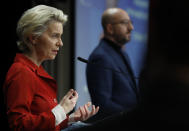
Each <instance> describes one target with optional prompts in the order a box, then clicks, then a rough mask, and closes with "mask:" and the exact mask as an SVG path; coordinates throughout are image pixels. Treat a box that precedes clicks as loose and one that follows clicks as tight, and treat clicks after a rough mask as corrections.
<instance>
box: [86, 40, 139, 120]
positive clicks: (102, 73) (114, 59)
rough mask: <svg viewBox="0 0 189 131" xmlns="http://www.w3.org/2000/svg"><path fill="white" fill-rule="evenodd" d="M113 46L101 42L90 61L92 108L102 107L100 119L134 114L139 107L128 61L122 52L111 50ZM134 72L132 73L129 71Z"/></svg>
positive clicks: (88, 78)
mask: <svg viewBox="0 0 189 131" xmlns="http://www.w3.org/2000/svg"><path fill="white" fill-rule="evenodd" d="M112 44H113V43H112V42H111V41H108V40H106V39H102V40H101V41H100V43H99V45H98V46H97V47H96V49H95V50H94V51H93V52H92V54H91V55H90V57H89V62H90V64H88V65H87V69H86V76H87V84H88V89H89V92H90V96H91V99H92V102H93V104H95V105H98V106H100V111H99V113H98V116H102V118H103V117H104V116H107V115H110V114H113V113H117V112H120V111H123V110H128V111H129V110H131V109H133V108H134V107H135V106H136V105H137V95H138V92H137V90H138V89H137V88H136V83H135V80H134V79H133V78H134V77H133V74H132V72H131V73H130V72H129V69H130V68H129V67H128V66H130V65H126V64H125V63H124V59H126V60H127V62H128V63H129V60H128V57H127V56H126V58H125V57H124V59H123V58H122V56H121V55H120V53H119V50H120V49H115V48H113V46H111V45H112ZM130 70H131V69H130Z"/></svg>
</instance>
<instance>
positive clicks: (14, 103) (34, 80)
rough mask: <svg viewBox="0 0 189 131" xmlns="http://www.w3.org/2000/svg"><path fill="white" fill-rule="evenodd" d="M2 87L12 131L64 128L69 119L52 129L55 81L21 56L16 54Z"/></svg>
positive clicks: (53, 122)
mask: <svg viewBox="0 0 189 131" xmlns="http://www.w3.org/2000/svg"><path fill="white" fill-rule="evenodd" d="M3 88H4V94H5V102H6V106H7V115H8V121H9V125H10V128H11V129H13V130H16V131H19V130H22V131H23V130H26V131H30V130H32V131H40V130H48V131H57V130H60V129H63V128H65V127H67V123H68V118H67V119H66V120H64V121H63V122H62V123H61V124H59V125H58V126H56V127H55V117H54V115H53V113H52V112H51V110H52V108H54V107H55V106H56V105H57V104H58V103H57V96H56V91H57V85H56V81H55V80H54V79H53V78H52V77H51V76H50V75H48V73H47V72H46V71H45V70H44V69H43V67H42V66H40V67H38V66H37V65H35V64H34V63H33V62H32V61H30V60H29V59H28V58H27V57H25V56H24V55H22V54H16V57H15V59H14V63H13V64H12V66H11V67H10V69H9V71H8V73H7V76H6V80H5V83H4V87H3Z"/></svg>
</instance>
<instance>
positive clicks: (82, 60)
mask: <svg viewBox="0 0 189 131" xmlns="http://www.w3.org/2000/svg"><path fill="white" fill-rule="evenodd" d="M77 59H78V60H79V61H81V62H84V63H89V61H88V60H86V59H84V58H81V57H77Z"/></svg>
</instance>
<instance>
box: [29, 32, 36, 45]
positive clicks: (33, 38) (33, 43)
mask: <svg viewBox="0 0 189 131" xmlns="http://www.w3.org/2000/svg"><path fill="white" fill-rule="evenodd" d="M28 41H29V43H31V44H32V45H35V44H36V43H37V37H36V36H34V35H32V34H31V35H29V37H28Z"/></svg>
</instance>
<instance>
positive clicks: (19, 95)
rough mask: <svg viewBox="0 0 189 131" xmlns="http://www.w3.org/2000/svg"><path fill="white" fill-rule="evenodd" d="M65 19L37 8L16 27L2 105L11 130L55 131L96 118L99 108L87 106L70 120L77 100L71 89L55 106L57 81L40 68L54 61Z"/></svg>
mask: <svg viewBox="0 0 189 131" xmlns="http://www.w3.org/2000/svg"><path fill="white" fill-rule="evenodd" d="M66 21H67V15H65V14H63V12H62V11H61V10H58V9H56V8H54V7H49V6H45V5H38V6H36V7H33V8H31V9H29V10H27V11H26V12H25V13H24V14H23V15H22V17H21V18H20V20H19V21H18V25H17V34H18V37H19V41H18V47H19V49H20V50H21V51H22V53H18V54H16V57H15V59H14V63H13V64H12V66H11V67H10V69H9V71H8V73H7V76H6V80H5V83H4V94H5V102H6V106H7V115H8V122H9V125H10V128H11V129H12V130H16V131H18V130H22V131H23V130H26V131H30V130H32V131H40V130H48V131H57V130H61V129H64V128H66V127H67V126H68V125H69V123H72V122H77V121H84V120H86V119H88V118H89V117H91V116H93V115H94V114H96V113H97V112H98V110H99V107H95V106H94V105H92V110H91V111H89V109H88V108H89V106H90V105H91V103H90V102H89V103H87V104H85V105H84V106H82V107H80V108H79V109H78V110H76V111H75V112H74V113H72V114H71V115H70V116H69V115H67V114H68V113H69V112H70V111H72V110H73V108H74V107H75V104H76V102H77V99H78V94H77V92H76V91H74V90H73V89H71V90H70V91H69V92H68V93H67V94H66V95H65V96H64V97H63V98H62V99H61V101H60V103H58V102H57V96H56V92H57V85H56V81H55V80H54V79H53V78H52V77H51V76H50V75H49V74H48V73H47V72H46V71H45V70H44V69H43V67H42V66H41V64H42V62H44V61H45V60H53V59H55V57H56V55H57V53H58V51H59V48H60V47H61V46H63V43H62V40H61V36H62V34H63V24H64V23H65V22H66Z"/></svg>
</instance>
